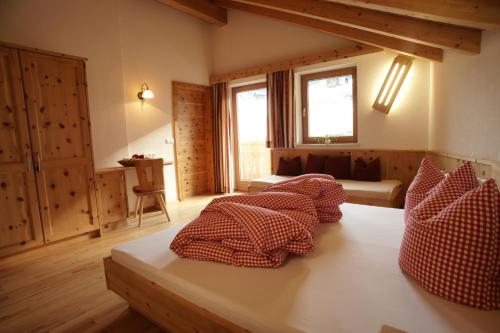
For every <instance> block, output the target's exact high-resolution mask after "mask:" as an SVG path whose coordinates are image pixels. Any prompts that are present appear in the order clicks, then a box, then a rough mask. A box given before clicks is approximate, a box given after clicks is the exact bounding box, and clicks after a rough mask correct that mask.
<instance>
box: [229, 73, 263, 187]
mask: <svg viewBox="0 0 500 333" xmlns="http://www.w3.org/2000/svg"><path fill="white" fill-rule="evenodd" d="M232 103H233V115H234V124H235V125H234V127H235V130H236V133H235V141H236V144H235V148H236V151H235V156H236V158H235V166H236V168H235V169H236V188H237V189H238V190H242V191H246V190H247V189H248V185H249V181H250V180H251V179H255V178H259V177H263V176H267V175H269V174H270V173H271V153H270V150H269V148H266V140H267V87H266V83H259V84H252V85H248V86H243V87H237V88H233V102H232Z"/></svg>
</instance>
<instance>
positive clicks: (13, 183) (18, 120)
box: [0, 46, 43, 256]
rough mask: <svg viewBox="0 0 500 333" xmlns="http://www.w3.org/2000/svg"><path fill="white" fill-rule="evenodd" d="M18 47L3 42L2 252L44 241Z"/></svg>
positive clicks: (0, 103) (0, 65)
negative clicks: (7, 45)
mask: <svg viewBox="0 0 500 333" xmlns="http://www.w3.org/2000/svg"><path fill="white" fill-rule="evenodd" d="M30 155H31V151H30V141H29V135H28V123H27V120H26V111H25V106H24V98H23V85H22V81H21V72H20V68H19V61H18V53H17V50H14V49H10V48H6V47H2V46H0V256H3V255H7V254H11V253H14V252H18V251H21V250H23V249H25V248H29V247H32V246H35V245H40V244H42V243H43V236H42V227H41V223H40V215H39V212H38V205H37V196H36V187H35V177H34V174H33V170H32V168H31V156H30Z"/></svg>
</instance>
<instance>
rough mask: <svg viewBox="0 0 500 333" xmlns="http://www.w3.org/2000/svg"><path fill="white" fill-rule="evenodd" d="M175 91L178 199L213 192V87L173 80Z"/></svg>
mask: <svg viewBox="0 0 500 333" xmlns="http://www.w3.org/2000/svg"><path fill="white" fill-rule="evenodd" d="M172 94H173V104H174V112H173V113H174V136H175V162H176V163H175V164H176V172H177V194H178V198H179V200H183V199H185V198H187V197H190V196H193V195H199V194H206V193H214V157H213V138H212V112H211V90H210V87H206V86H199V85H195V84H189V83H182V82H173V87H172Z"/></svg>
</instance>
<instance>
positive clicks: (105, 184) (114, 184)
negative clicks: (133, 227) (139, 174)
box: [95, 161, 174, 227]
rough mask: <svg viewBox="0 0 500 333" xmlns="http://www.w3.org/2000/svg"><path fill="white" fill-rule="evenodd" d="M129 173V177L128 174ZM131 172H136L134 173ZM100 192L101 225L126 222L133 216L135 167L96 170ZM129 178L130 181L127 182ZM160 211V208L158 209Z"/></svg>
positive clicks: (170, 163) (167, 163) (171, 162)
mask: <svg viewBox="0 0 500 333" xmlns="http://www.w3.org/2000/svg"><path fill="white" fill-rule="evenodd" d="M173 164H174V162H173V161H164V163H163V165H173ZM127 171H128V172H129V177H127V175H126V173H127ZM131 171H134V172H133V173H132V172H131ZM95 173H96V180H97V190H98V199H97V200H98V206H99V215H100V221H101V225H102V226H103V227H107V225H108V224H109V223H115V222H120V221H124V220H126V219H127V218H128V217H130V216H131V214H130V211H129V207H130V204H129V195H128V194H129V193H133V191H132V187H133V186H134V185H138V182H137V179H136V175H135V167H133V166H131V167H124V166H115V167H108V168H100V169H96V170H95ZM127 178H129V181H127ZM155 208H156V205H154V204H153V205H152V206H151V207H146V209H145V211H154V210H155ZM158 209H159V207H158Z"/></svg>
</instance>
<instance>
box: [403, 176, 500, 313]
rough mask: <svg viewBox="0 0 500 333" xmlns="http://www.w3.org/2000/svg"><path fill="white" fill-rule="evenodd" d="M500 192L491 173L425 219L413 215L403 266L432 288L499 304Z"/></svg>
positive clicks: (451, 296) (488, 305)
mask: <svg viewBox="0 0 500 333" xmlns="http://www.w3.org/2000/svg"><path fill="white" fill-rule="evenodd" d="M499 210H500V193H499V191H498V187H497V186H496V184H495V181H494V180H492V179H490V180H489V181H487V182H486V183H484V184H483V185H481V186H479V187H476V188H474V189H473V190H471V191H469V192H467V193H466V194H465V195H463V196H462V197H460V198H459V199H457V200H455V201H454V202H453V203H452V204H450V205H449V206H448V207H446V208H445V209H444V210H442V211H441V212H440V213H438V214H437V215H435V216H433V217H432V218H430V219H429V220H427V221H425V223H420V222H417V221H416V220H413V219H410V220H409V221H408V223H407V225H406V228H405V232H404V236H403V242H402V244H401V249H400V254H399V265H400V267H401V269H402V270H403V272H405V273H406V274H408V275H409V276H410V277H412V278H414V279H415V280H417V281H418V282H419V283H420V284H421V285H422V286H423V287H424V288H426V289H427V290H429V291H430V292H432V293H434V294H436V295H439V296H441V297H444V298H446V299H448V300H450V301H453V302H457V303H461V304H466V305H470V306H473V307H477V308H480V309H483V310H491V309H498V308H500V217H499Z"/></svg>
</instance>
